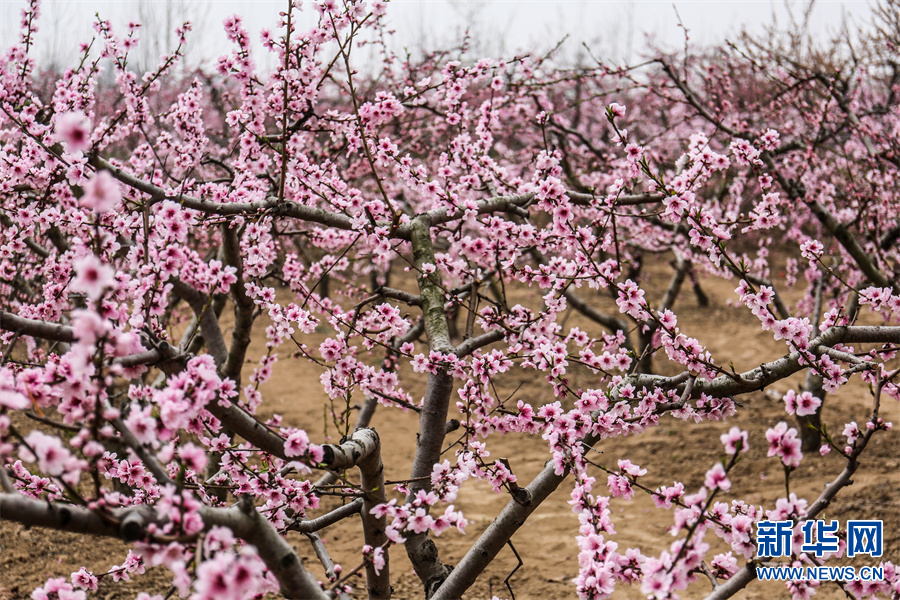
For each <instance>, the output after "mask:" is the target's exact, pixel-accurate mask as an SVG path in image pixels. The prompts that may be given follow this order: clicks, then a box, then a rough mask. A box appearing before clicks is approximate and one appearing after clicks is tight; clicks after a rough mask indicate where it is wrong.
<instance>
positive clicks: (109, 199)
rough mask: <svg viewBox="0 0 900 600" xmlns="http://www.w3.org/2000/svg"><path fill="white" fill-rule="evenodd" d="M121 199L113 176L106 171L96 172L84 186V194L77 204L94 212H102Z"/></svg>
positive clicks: (110, 208)
mask: <svg viewBox="0 0 900 600" xmlns="http://www.w3.org/2000/svg"><path fill="white" fill-rule="evenodd" d="M121 199H122V192H121V190H119V185H118V184H117V183H116V180H115V179H113V176H112V175H110V174H109V172H107V171H100V172H98V173H97V174H96V175H95V176H94V177H93V179H91V180H89V181H88V182H87V184H85V186H84V196H82V197H81V200H80V202H79V204H81V206H83V207H84V208H89V209H92V210H93V211H94V212H98V213H104V212H107V211H110V210H112V209H113V208H115V206H116V204H118V202H119V200H121Z"/></svg>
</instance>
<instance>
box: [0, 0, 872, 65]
mask: <svg viewBox="0 0 900 600" xmlns="http://www.w3.org/2000/svg"><path fill="white" fill-rule="evenodd" d="M25 4H26V3H25V2H24V1H23V0H0V46H2V48H3V49H4V50H5V49H6V48H7V47H8V46H9V45H11V44H12V43H13V42H14V41H15V40H16V38H17V35H18V34H17V30H18V27H19V14H20V11H21V9H22V7H23V6H25ZM804 4H805V3H803V2H797V1H789V2H784V1H782V0H741V1H732V2H721V1H700V0H676V1H674V2H673V1H671V0H593V1H591V0H554V1H548V0H531V1H528V0H526V1H514V0H484V1H463V0H429V1H419V0H393V1H392V2H391V6H390V8H389V11H388V15H389V17H390V22H391V24H392V26H393V27H394V28H395V30H396V32H397V36H396V40H395V43H396V44H397V49H398V50H399V49H402V48H404V47H406V48H409V49H411V50H413V51H415V50H416V49H420V48H428V49H434V48H435V47H447V46H450V45H452V44H453V43H454V42H457V41H459V40H460V39H462V36H463V34H464V32H465V30H466V28H469V30H470V33H471V34H472V36H473V39H474V40H475V47H474V48H473V50H474V51H475V52H476V53H477V54H481V55H488V56H504V57H509V56H513V55H515V54H518V53H522V52H526V51H527V52H536V51H546V50H547V49H549V48H551V47H552V46H554V45H555V44H556V43H557V42H558V41H560V40H561V39H563V38H564V37H566V36H568V39H567V41H566V42H565V44H564V46H563V49H562V57H563V58H564V59H565V60H568V61H571V62H578V61H579V60H581V61H585V60H587V59H586V58H585V50H584V46H583V43H584V44H587V45H588V46H589V47H590V49H591V52H592V53H593V54H594V55H596V56H598V57H601V58H604V59H612V60H614V61H616V62H624V61H629V60H630V61H634V60H638V59H640V57H641V53H642V51H643V50H644V49H646V48H647V39H648V37H647V36H649V39H651V40H653V41H654V42H655V43H656V44H658V45H660V46H662V47H665V48H678V47H681V46H682V45H683V43H684V32H683V30H682V28H681V27H680V26H679V17H680V20H681V22H682V23H683V24H684V26H685V27H686V28H687V29H688V31H689V34H690V40H691V43H692V44H699V45H707V44H715V43H718V42H721V41H723V40H724V39H725V38H734V37H736V36H737V34H738V33H739V32H740V30H741V29H742V28H744V27H746V28H747V29H748V30H750V31H751V32H759V31H761V30H762V28H763V27H764V26H765V25H767V24H769V23H771V22H772V20H773V18H775V19H777V20H778V22H779V23H782V24H786V23H787V22H788V21H789V18H790V17H789V14H790V12H791V11H793V12H794V13H795V14H796V16H797V17H798V18H800V16H801V14H802V7H803V5H804ZM285 7H286V0H278V1H274V0H254V2H252V3H251V2H247V1H237V0H118V1H115V2H112V1H97V0H45V1H44V3H43V6H42V18H41V33H40V36H39V38H38V42H37V47H36V49H35V52H36V54H35V56H36V57H37V58H38V61H39V64H40V66H42V67H48V68H49V67H56V68H65V67H66V66H68V62H69V61H70V60H71V58H72V57H73V56H74V55H75V53H76V52H77V45H78V43H80V42H82V41H87V40H89V39H90V37H91V35H92V33H93V32H92V29H91V22H92V20H93V19H94V15H95V13H99V14H100V16H101V17H102V18H104V19H110V20H111V21H112V22H113V24H114V25H116V24H118V25H119V31H123V27H124V24H126V23H127V22H128V21H139V22H142V23H144V24H145V27H144V30H143V31H142V34H141V38H142V41H143V44H142V46H144V49H143V52H144V53H145V56H147V57H156V56H158V55H159V54H161V53H163V52H166V51H167V48H168V49H169V50H170V49H171V48H174V43H173V42H174V41H175V36H174V34H173V33H172V32H171V31H172V30H173V29H174V27H176V26H178V25H179V24H180V23H181V22H182V20H184V19H187V20H190V21H192V22H193V23H194V25H195V32H194V34H193V35H194V38H193V42H192V44H191V46H190V48H189V51H188V61H189V63H191V64H192V65H196V64H198V63H201V62H203V61H214V60H215V59H216V58H217V57H218V56H220V55H221V54H224V53H225V52H226V47H227V46H226V42H225V36H224V33H223V32H222V27H221V23H222V20H223V19H224V18H225V17H226V16H228V15H231V14H235V13H237V14H241V15H243V16H244V19H245V23H246V25H247V28H248V30H249V31H250V32H251V34H252V35H253V38H254V41H255V42H257V43H258V37H259V36H258V32H259V30H260V29H261V28H263V27H269V28H271V29H273V30H275V29H276V27H277V23H278V13H279V12H280V11H282V10H284V9H285ZM870 12H871V7H870V2H869V1H868V0H819V1H818V2H817V3H816V6H815V9H814V11H813V13H812V19H811V21H810V23H809V31H810V32H811V33H814V34H816V35H821V36H825V35H828V34H829V33H831V32H833V31H835V30H836V29H837V28H838V27H839V25H840V23H841V21H842V19H843V18H844V17H848V18H849V19H851V22H856V23H862V22H865V21H867V20H868V18H869V15H870ZM315 16H316V13H315V11H314V10H313V9H312V7H311V3H309V4H306V5H305V10H304V11H303V14H302V18H303V19H304V25H306V26H311V25H312V24H313V23H314V19H315ZM301 28H302V26H301ZM166 31H169V33H168V36H167V35H166ZM257 57H258V64H259V65H260V66H263V67H267V66H271V65H269V64H267V62H266V60H267V57H266V56H265V54H264V53H262V52H259V53H258V54H257Z"/></svg>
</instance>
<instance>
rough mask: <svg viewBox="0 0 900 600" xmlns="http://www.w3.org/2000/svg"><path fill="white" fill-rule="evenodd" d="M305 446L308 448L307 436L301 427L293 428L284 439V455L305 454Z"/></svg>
mask: <svg viewBox="0 0 900 600" xmlns="http://www.w3.org/2000/svg"><path fill="white" fill-rule="evenodd" d="M307 448H309V436H308V435H306V432H305V431H303V430H302V429H298V430H295V431H294V432H292V433H291V434H290V435H289V436H288V437H287V439H286V440H284V455H285V456H289V457H293V456H302V455H304V454H306V449H307Z"/></svg>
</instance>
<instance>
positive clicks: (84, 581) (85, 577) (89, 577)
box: [72, 567, 97, 592]
mask: <svg viewBox="0 0 900 600" xmlns="http://www.w3.org/2000/svg"><path fill="white" fill-rule="evenodd" d="M72 585H73V586H75V587H77V588H80V589H82V590H91V591H93V592H96V591H97V578H96V577H95V576H94V575H93V574H92V573H91V572H90V571H88V570H87V569H85V568H84V567H81V568H80V569H79V570H78V571H76V572H75V573H72Z"/></svg>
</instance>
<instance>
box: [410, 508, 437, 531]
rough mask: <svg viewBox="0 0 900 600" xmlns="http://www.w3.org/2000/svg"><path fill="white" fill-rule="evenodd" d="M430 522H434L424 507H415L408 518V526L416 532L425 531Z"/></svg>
mask: <svg viewBox="0 0 900 600" xmlns="http://www.w3.org/2000/svg"><path fill="white" fill-rule="evenodd" d="M432 523H434V519H432V518H431V517H430V516H428V514H427V513H426V512H425V509H424V508H417V509H416V512H415V514H413V516H412V517H411V518H410V519H409V524H408V527H409V529H411V530H413V531H415V532H416V533H425V532H426V531H428V529H429V528H430V527H431V525H432Z"/></svg>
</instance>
